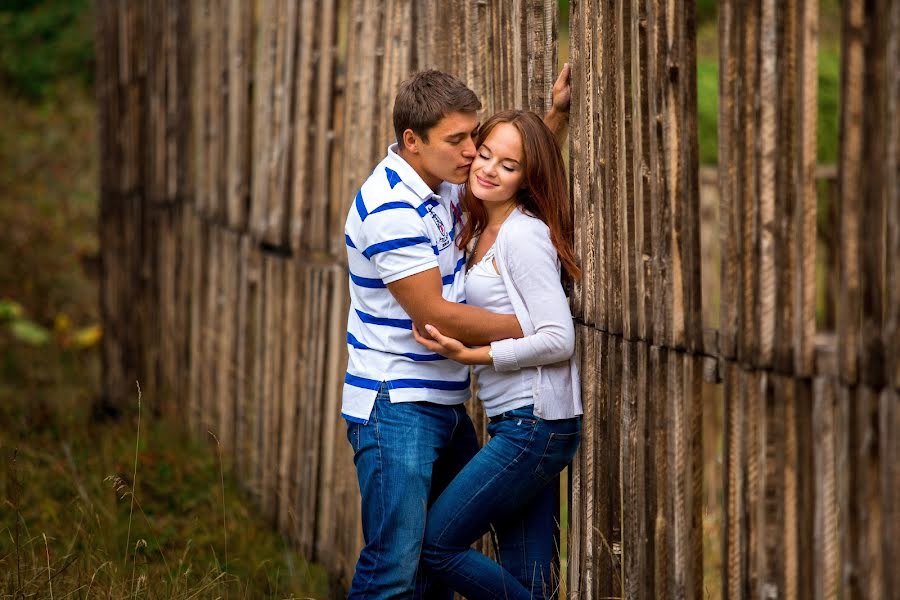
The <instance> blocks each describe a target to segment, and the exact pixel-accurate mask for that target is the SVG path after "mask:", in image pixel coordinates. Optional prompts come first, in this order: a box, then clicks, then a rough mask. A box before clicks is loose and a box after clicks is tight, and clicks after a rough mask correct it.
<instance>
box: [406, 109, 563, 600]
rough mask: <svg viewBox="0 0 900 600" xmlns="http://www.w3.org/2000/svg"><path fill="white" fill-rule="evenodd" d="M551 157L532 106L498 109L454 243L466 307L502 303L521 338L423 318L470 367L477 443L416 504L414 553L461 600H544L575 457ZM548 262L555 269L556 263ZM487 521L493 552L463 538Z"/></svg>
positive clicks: (558, 197) (432, 342)
mask: <svg viewBox="0 0 900 600" xmlns="http://www.w3.org/2000/svg"><path fill="white" fill-rule="evenodd" d="M566 190H567V181H566V175H565V169H564V166H563V161H562V156H561V154H560V152H559V148H558V147H557V145H556V142H555V140H554V137H553V134H552V133H551V132H550V130H549V129H548V128H547V126H546V125H545V124H544V123H543V122H542V121H541V119H540V118H539V117H538V116H537V115H535V114H534V113H530V112H524V111H505V112H501V113H498V114H496V115H494V116H493V117H491V118H490V119H488V121H487V122H486V123H485V124H484V125H483V127H482V128H481V130H480V132H479V143H478V154H477V155H476V157H475V159H474V161H473V162H472V167H471V171H470V175H469V180H468V183H467V185H466V189H465V190H464V194H463V198H464V200H463V203H464V206H465V208H466V210H467V212H468V220H467V222H466V223H465V225H464V227H463V229H462V231H461V232H460V234H459V237H458V239H457V243H458V244H460V247H461V248H464V247H467V246H468V245H469V243H470V242H471V241H472V240H473V239H477V242H476V243H475V247H474V252H473V253H472V256H471V259H470V261H469V269H468V273H467V275H466V299H467V301H468V303H469V304H475V305H477V306H480V307H483V308H486V309H488V310H491V311H493V312H499V313H515V315H516V317H517V318H518V320H519V323H520V324H521V326H522V331H523V332H524V334H525V337H523V338H521V339H508V340H501V341H498V342H494V343H492V344H491V345H490V346H484V347H480V348H467V347H465V346H463V345H462V344H461V343H460V342H458V341H457V340H454V339H451V338H448V337H446V336H443V335H442V334H441V332H440V331H438V330H437V329H436V328H434V327H432V326H430V325H426V329H427V331H428V333H429V335H430V336H431V337H432V338H433V339H425V338H423V337H422V336H421V335H419V332H415V333H416V339H417V340H418V341H419V343H421V344H422V345H424V346H425V347H427V348H428V349H429V350H431V351H433V352H439V353H441V354H443V355H444V356H446V357H448V358H451V359H453V360H456V361H458V362H461V363H465V364H470V365H475V371H476V373H477V375H478V382H479V393H478V396H479V398H480V399H481V400H482V401H483V402H484V408H485V412H486V413H487V415H488V416H489V417H490V424H489V425H488V432H489V433H490V435H491V439H490V441H489V442H488V443H487V444H486V445H485V446H484V448H482V449H481V451H480V452H479V453H478V454H477V455H476V456H475V457H474V458H473V459H472V461H471V462H470V463H469V464H468V465H466V467H465V468H464V469H463V470H462V471H461V472H460V473H459V475H458V476H457V477H456V479H454V480H453V482H451V483H450V485H449V486H448V487H447V489H446V490H445V491H444V492H443V493H442V494H441V496H440V497H439V498H438V499H437V500H436V501H435V503H434V504H433V505H432V507H431V508H430V509H429V511H428V519H427V525H426V530H425V541H424V548H423V552H422V560H423V562H424V563H425V565H426V566H427V567H428V568H429V569H430V570H431V571H432V572H433V574H434V575H435V576H436V577H438V578H439V579H441V580H442V581H444V582H445V583H446V584H448V585H449V586H450V587H452V588H454V589H455V590H456V591H457V592H459V593H460V594H462V595H463V596H465V597H467V598H469V599H470V600H476V599H482V598H523V599H525V598H546V597H549V596H550V595H551V593H552V592H553V590H552V589H550V587H549V586H550V582H551V577H550V570H551V565H552V561H553V557H554V551H555V549H556V548H555V544H556V539H555V537H556V536H555V535H554V534H555V531H556V527H557V524H556V522H555V514H556V511H555V509H554V502H555V499H556V492H557V490H555V489H554V486H552V485H550V484H551V483H552V482H554V481H555V480H556V476H557V475H558V474H559V472H560V471H562V469H563V468H565V466H566V465H568V464H569V462H570V461H571V459H572V456H573V455H574V454H575V450H576V448H577V447H578V442H579V439H580V435H581V420H580V417H579V415H581V400H580V387H579V383H578V370H577V367H576V365H575V362H574V358H573V356H572V355H573V352H574V346H575V331H574V327H573V324H572V317H571V314H570V312H569V306H568V302H567V300H566V296H565V292H564V290H563V285H562V282H561V276H562V273H563V270H564V273H565V275H566V276H568V277H570V278H577V277H579V276H580V270H579V268H578V266H577V265H576V264H575V260H574V256H573V252H572V246H571V239H572V217H571V213H570V210H569V203H568V197H567V193H566ZM561 267H562V270H561ZM492 529H493V530H495V531H496V535H497V541H498V560H499V564H498V563H497V562H494V561H493V560H491V559H489V558H487V557H486V556H484V555H483V554H481V553H480V552H477V551H475V550H472V549H471V548H470V545H471V544H472V543H473V542H474V541H475V540H477V539H479V538H480V537H481V536H482V535H483V534H485V533H487V532H488V531H489V530H492Z"/></svg>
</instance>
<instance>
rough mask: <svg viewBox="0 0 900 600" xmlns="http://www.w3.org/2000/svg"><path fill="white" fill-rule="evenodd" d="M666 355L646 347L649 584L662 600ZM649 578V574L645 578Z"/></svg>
mask: <svg viewBox="0 0 900 600" xmlns="http://www.w3.org/2000/svg"><path fill="white" fill-rule="evenodd" d="M668 355H669V351H668V350H667V349H666V348H665V347H662V346H656V345H654V346H651V347H650V380H651V381H652V382H653V383H652V387H651V391H650V394H651V401H650V406H649V408H650V410H651V411H652V412H651V413H650V414H652V415H653V419H652V422H651V423H650V426H651V428H652V434H651V437H650V439H651V441H652V445H651V449H652V453H653V455H652V458H651V460H652V469H651V470H652V476H653V483H652V484H651V489H652V491H653V494H652V496H651V498H648V502H651V503H652V506H651V507H650V510H651V511H652V512H651V514H652V515H653V517H654V522H653V528H652V531H653V582H654V597H656V598H665V597H668V596H669V595H670V594H671V586H670V584H669V582H670V581H671V580H670V579H669V564H670V560H671V558H672V557H671V553H670V549H669V544H668V540H669V537H670V536H671V531H672V528H673V526H672V522H671V520H670V519H669V516H668V514H667V507H668V503H669V496H668V493H667V490H668V489H669V487H668V479H669V461H668V447H669V437H670V430H669V427H668V425H669V423H668V421H669V418H670V413H669V405H668V395H669V386H668V377H667V373H668V364H669V358H668ZM648 576H649V574H648Z"/></svg>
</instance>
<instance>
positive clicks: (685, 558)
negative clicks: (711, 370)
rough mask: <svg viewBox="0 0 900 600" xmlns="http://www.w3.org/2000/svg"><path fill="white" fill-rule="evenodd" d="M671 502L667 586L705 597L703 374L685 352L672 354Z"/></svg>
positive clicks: (669, 375) (686, 595) (669, 374)
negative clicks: (702, 433) (701, 445)
mask: <svg viewBox="0 0 900 600" xmlns="http://www.w3.org/2000/svg"><path fill="white" fill-rule="evenodd" d="M667 359H668V360H667V367H666V369H667V376H666V380H667V384H668V392H669V393H668V400H667V407H666V413H667V428H668V436H667V450H666V453H667V459H666V460H667V465H666V473H667V475H668V478H667V489H668V493H667V496H668V498H667V500H666V515H667V518H666V521H667V523H668V524H669V525H670V527H669V528H668V531H667V534H668V535H667V539H666V544H667V545H668V556H669V561H670V562H669V566H668V569H667V575H668V577H667V582H668V585H669V586H670V588H671V590H672V594H673V595H674V597H676V598H695V597H697V596H698V595H699V594H700V589H701V586H702V574H701V571H700V570H699V567H698V566H699V565H701V564H702V562H703V560H702V539H701V538H700V537H699V535H700V532H701V526H700V524H701V518H702V513H701V506H700V499H701V494H700V490H701V489H702V470H701V464H700V463H701V461H702V452H701V447H700V445H699V442H700V436H699V435H695V433H696V434H699V430H700V421H699V416H700V415H699V414H698V413H699V410H698V408H699V405H698V404H697V403H698V402H699V400H700V398H701V394H700V389H699V388H700V385H701V383H702V379H701V378H700V376H701V374H702V372H701V371H700V370H699V369H696V368H695V366H694V359H693V358H692V357H690V356H689V355H686V354H682V353H680V352H669V353H668V356H667Z"/></svg>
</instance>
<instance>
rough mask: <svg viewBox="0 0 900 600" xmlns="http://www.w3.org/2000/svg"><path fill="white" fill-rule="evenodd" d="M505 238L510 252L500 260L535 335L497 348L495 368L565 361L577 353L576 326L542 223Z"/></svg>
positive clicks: (517, 229) (500, 343) (524, 224)
mask: <svg viewBox="0 0 900 600" xmlns="http://www.w3.org/2000/svg"><path fill="white" fill-rule="evenodd" d="M506 233H507V235H506V236H504V242H505V245H506V248H505V249H504V252H503V255H502V256H498V260H503V261H505V263H504V265H503V266H504V267H505V270H506V273H507V275H508V277H509V279H510V280H511V283H512V285H513V287H515V291H516V292H518V294H519V296H520V297H521V298H522V301H523V303H524V304H525V310H526V311H527V312H528V316H529V318H530V319H531V322H532V324H533V326H534V333H533V334H532V335H529V336H526V337H523V338H521V339H505V340H500V341H496V342H493V343H492V344H491V350H492V354H493V364H494V368H495V369H496V370H497V371H515V370H517V369H521V368H524V367H534V366H538V365H547V364H553V363H557V362H560V361H563V360H566V359H568V358H569V357H570V356H572V353H573V352H574V351H575V326H574V324H573V323H572V314H571V312H570V311H569V303H568V301H567V300H566V295H565V291H564V290H563V287H562V283H561V282H560V277H559V270H558V266H557V264H558V259H557V254H556V248H555V247H554V246H553V243H552V242H551V241H550V234H549V230H548V229H547V227H546V226H545V225H544V224H543V223H540V222H539V221H524V222H520V223H517V224H516V225H515V227H514V228H513V229H511V230H509V231H507V232H506Z"/></svg>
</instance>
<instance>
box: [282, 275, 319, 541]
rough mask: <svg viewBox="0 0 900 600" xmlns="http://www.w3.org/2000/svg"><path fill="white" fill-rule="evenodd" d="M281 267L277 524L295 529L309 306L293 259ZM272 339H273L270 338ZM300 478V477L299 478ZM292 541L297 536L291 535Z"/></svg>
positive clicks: (290, 530)
mask: <svg viewBox="0 0 900 600" xmlns="http://www.w3.org/2000/svg"><path fill="white" fill-rule="evenodd" d="M285 262H286V265H285V269H284V297H285V299H286V301H285V303H284V311H283V315H284V318H283V321H282V323H281V324H280V327H279V329H280V338H279V340H278V342H277V343H278V345H280V346H281V352H282V356H283V358H282V360H283V368H282V369H281V370H280V371H279V373H278V376H277V378H278V384H277V385H278V386H279V387H280V389H279V392H280V395H281V407H280V410H279V411H278V413H277V416H276V418H277V419H278V422H279V424H280V426H281V438H280V442H279V444H280V446H279V448H278V451H277V454H276V455H275V460H276V462H277V465H278V489H277V494H278V513H277V514H276V519H277V521H276V524H277V526H278V529H280V530H281V531H287V532H295V531H296V521H297V519H298V517H299V516H300V515H301V514H302V512H301V511H302V508H301V507H300V506H299V505H298V502H297V501H296V496H295V491H296V487H297V479H298V473H297V472H298V471H299V470H300V469H301V468H302V464H303V463H302V462H301V461H299V460H297V455H298V449H299V448H298V447H299V446H301V445H302V444H303V435H302V434H303V432H302V426H303V423H302V416H301V413H302V409H301V403H302V402H303V401H304V400H306V398H303V397H302V396H301V395H300V394H299V393H298V392H299V387H300V385H301V384H302V382H301V381H299V380H300V379H301V378H302V375H300V374H301V368H302V363H303V356H301V353H300V346H301V340H305V339H307V338H308V337H309V335H310V332H309V329H308V328H307V327H306V325H307V323H305V322H304V321H303V320H302V319H301V317H300V313H301V312H302V311H304V310H305V308H306V307H307V306H308V304H307V302H306V300H307V298H306V297H305V294H304V293H303V292H304V291H305V287H306V286H305V285H304V284H303V281H302V273H298V271H299V269H298V268H297V265H296V264H295V263H294V261H285ZM273 341H274V340H273ZM300 481H301V482H302V479H300ZM291 537H292V538H293V539H294V541H295V543H296V541H297V536H296V534H295V535H292V536H291Z"/></svg>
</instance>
